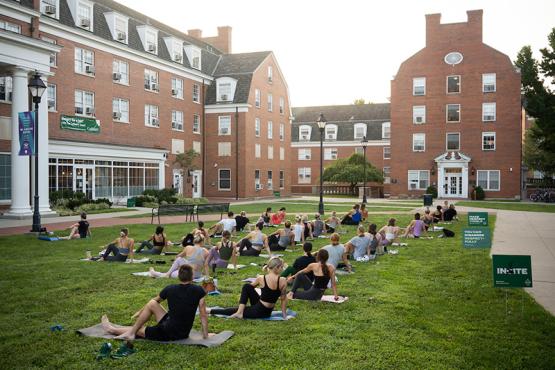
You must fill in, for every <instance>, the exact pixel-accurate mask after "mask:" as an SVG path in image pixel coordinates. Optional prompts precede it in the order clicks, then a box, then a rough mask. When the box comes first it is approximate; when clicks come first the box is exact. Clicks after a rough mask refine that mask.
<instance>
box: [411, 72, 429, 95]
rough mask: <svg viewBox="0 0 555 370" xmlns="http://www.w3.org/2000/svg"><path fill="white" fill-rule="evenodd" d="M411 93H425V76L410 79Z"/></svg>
mask: <svg viewBox="0 0 555 370" xmlns="http://www.w3.org/2000/svg"><path fill="white" fill-rule="evenodd" d="M412 95H415V96H418V95H426V77H415V78H413V79H412Z"/></svg>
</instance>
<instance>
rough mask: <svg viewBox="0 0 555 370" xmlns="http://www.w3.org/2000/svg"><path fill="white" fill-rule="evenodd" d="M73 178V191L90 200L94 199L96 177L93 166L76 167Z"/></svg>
mask: <svg viewBox="0 0 555 370" xmlns="http://www.w3.org/2000/svg"><path fill="white" fill-rule="evenodd" d="M74 173H75V175H74V176H73V191H75V192H80V193H83V194H85V196H86V197H87V198H88V199H94V176H93V168H92V166H75V169H74Z"/></svg>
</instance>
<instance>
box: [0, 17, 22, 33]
mask: <svg viewBox="0 0 555 370" xmlns="http://www.w3.org/2000/svg"><path fill="white" fill-rule="evenodd" d="M0 29H2V30H6V31H10V32H14V33H21V26H20V25H18V24H15V23H11V22H8V21H5V20H3V19H0Z"/></svg>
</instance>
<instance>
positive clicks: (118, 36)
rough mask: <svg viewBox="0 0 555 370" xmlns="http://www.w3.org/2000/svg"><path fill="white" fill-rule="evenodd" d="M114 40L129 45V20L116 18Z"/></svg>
mask: <svg viewBox="0 0 555 370" xmlns="http://www.w3.org/2000/svg"><path fill="white" fill-rule="evenodd" d="M114 31H115V32H114V35H113V36H114V39H115V40H116V41H119V42H123V43H124V44H127V18H125V17H120V16H116V17H115V18H114Z"/></svg>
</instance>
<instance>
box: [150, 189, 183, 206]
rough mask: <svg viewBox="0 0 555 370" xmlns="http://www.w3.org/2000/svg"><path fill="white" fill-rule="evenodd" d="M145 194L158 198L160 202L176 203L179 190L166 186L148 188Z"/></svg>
mask: <svg viewBox="0 0 555 370" xmlns="http://www.w3.org/2000/svg"><path fill="white" fill-rule="evenodd" d="M143 195H148V196H152V197H154V198H156V200H157V201H158V203H162V202H166V203H175V202H177V197H176V195H177V190H176V189H172V188H165V189H161V190H157V189H147V190H145V191H143Z"/></svg>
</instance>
